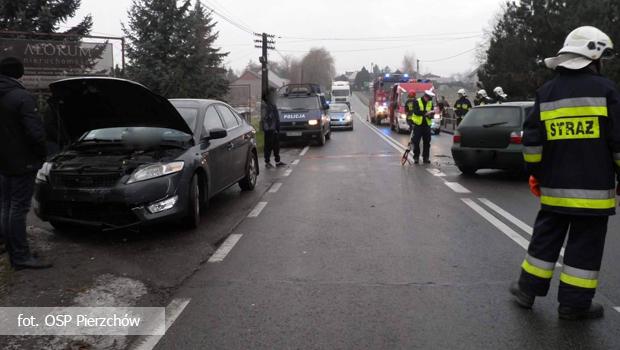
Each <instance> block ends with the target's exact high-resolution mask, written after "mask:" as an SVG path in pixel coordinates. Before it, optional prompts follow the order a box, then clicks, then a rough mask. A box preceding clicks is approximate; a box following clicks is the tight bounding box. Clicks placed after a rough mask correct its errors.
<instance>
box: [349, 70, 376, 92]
mask: <svg viewBox="0 0 620 350" xmlns="http://www.w3.org/2000/svg"><path fill="white" fill-rule="evenodd" d="M371 80H372V76H371V75H370V72H369V71H368V70H367V69H366V67H362V70H360V71H359V72H358V73H357V75H356V76H355V82H354V83H353V86H354V87H355V88H356V89H357V90H362V89H363V88H364V87H365V84H366V83H367V82H369V81H371Z"/></svg>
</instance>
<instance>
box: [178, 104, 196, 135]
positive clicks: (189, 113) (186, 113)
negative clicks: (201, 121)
mask: <svg viewBox="0 0 620 350" xmlns="http://www.w3.org/2000/svg"><path fill="white" fill-rule="evenodd" d="M175 108H176V109H177V111H179V113H180V114H181V117H183V119H185V122H186V123H187V125H188V126H189V128H190V129H191V130H194V129H195V127H196V119H198V109H196V108H186V107H175Z"/></svg>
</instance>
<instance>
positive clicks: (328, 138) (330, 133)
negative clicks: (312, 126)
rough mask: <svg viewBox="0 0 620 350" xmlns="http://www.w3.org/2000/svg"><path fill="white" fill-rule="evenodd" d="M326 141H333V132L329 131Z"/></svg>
mask: <svg viewBox="0 0 620 350" xmlns="http://www.w3.org/2000/svg"><path fill="white" fill-rule="evenodd" d="M325 139H326V140H331V139H332V130H331V129H329V132H328V133H327V134H325Z"/></svg>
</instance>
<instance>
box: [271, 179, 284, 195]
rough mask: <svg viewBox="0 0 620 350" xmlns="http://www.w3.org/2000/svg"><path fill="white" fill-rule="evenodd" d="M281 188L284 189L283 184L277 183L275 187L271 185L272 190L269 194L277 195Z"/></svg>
mask: <svg viewBox="0 0 620 350" xmlns="http://www.w3.org/2000/svg"><path fill="white" fill-rule="evenodd" d="M280 187H282V183H281V182H276V183H274V184H273V185H271V188H270V189H269V193H276V192H278V190H280Z"/></svg>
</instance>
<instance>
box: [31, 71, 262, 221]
mask: <svg viewBox="0 0 620 350" xmlns="http://www.w3.org/2000/svg"><path fill="white" fill-rule="evenodd" d="M50 88H51V91H52V98H51V104H52V106H53V108H54V109H55V110H56V112H57V114H58V117H59V120H60V125H61V126H62V131H63V132H64V133H65V134H66V136H67V137H68V138H69V139H70V140H71V141H72V143H71V145H69V146H68V147H67V148H66V149H64V150H63V151H62V152H60V153H59V154H57V155H56V156H54V157H53V158H51V159H50V160H48V162H47V163H45V165H44V166H43V168H42V169H41V170H40V171H39V173H38V174H37V185H36V192H35V205H34V206H35V211H36V213H37V214H38V215H39V216H40V217H41V218H42V219H43V220H47V221H50V222H51V223H52V225H53V226H55V227H56V228H63V227H67V226H68V225H89V226H97V227H100V228H102V229H107V230H110V229H120V228H126V227H134V226H137V225H140V224H146V223H148V224H153V223H158V222H160V221H170V220H181V221H182V222H183V223H184V224H186V225H187V226H190V227H196V226H198V224H199V222H200V210H201V208H202V205H203V204H206V202H207V201H208V200H209V198H211V197H213V196H214V195H216V194H217V193H219V192H221V191H223V190H225V189H226V188H228V187H230V186H232V185H234V184H237V183H238V184H239V185H240V187H241V188H242V189H243V190H252V189H254V186H255V184H256V179H257V176H258V166H257V164H258V162H257V151H256V139H255V130H254V128H252V126H250V125H249V124H248V123H247V122H246V121H245V120H243V119H242V118H240V117H239V116H238V115H237V114H236V113H235V111H234V110H233V109H232V108H231V107H230V106H228V105H226V104H225V103H222V102H219V101H212V100H173V101H168V100H166V99H165V98H163V97H161V96H158V95H156V94H154V93H153V92H151V91H150V90H148V89H147V88H145V87H144V86H142V85H140V84H138V83H135V82H132V81H128V80H121V79H114V78H73V79H66V80H62V81H58V82H55V83H53V84H51V86H50Z"/></svg>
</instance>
